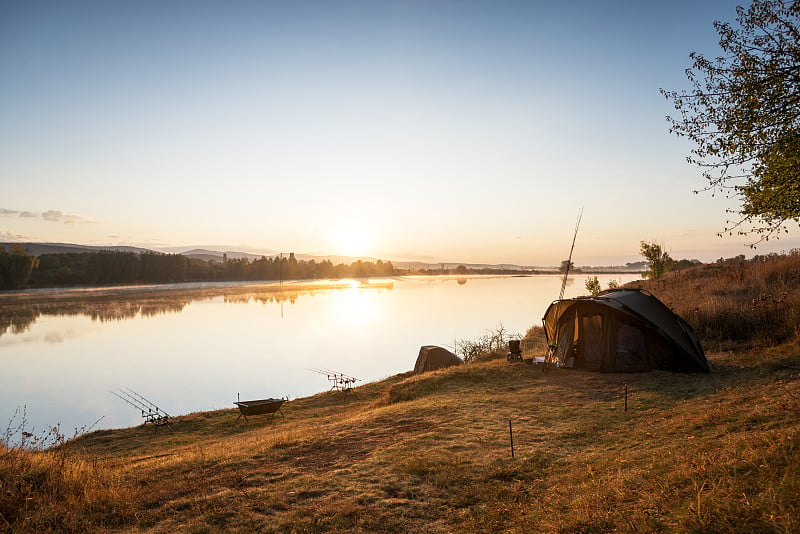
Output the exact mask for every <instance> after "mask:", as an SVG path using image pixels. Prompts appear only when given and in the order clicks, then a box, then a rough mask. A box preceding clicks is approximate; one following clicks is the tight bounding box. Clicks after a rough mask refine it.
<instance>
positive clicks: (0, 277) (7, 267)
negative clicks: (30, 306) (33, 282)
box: [0, 246, 38, 289]
mask: <svg viewBox="0 0 800 534" xmlns="http://www.w3.org/2000/svg"><path fill="white" fill-rule="evenodd" d="M37 265H38V260H37V259H36V257H35V256H33V255H32V254H29V253H28V252H27V251H26V250H25V249H23V248H22V247H17V246H14V247H12V248H11V252H10V253H9V252H6V249H5V247H0V289H24V288H25V287H26V286H27V284H28V279H30V277H31V271H33V269H34V267H36V266H37Z"/></svg>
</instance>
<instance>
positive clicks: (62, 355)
mask: <svg viewBox="0 0 800 534" xmlns="http://www.w3.org/2000/svg"><path fill="white" fill-rule="evenodd" d="M586 278H587V275H576V276H573V277H571V278H570V280H569V283H568V285H567V290H566V296H567V297H570V296H577V295H583V294H586V290H585V287H584V282H585V279H586ZM598 278H599V279H600V282H601V285H602V287H607V285H608V282H609V280H617V281H619V282H620V283H625V282H628V281H630V280H634V279H636V278H637V276H635V275H606V276H598ZM560 287H561V277H559V276H555V275H552V276H548V275H539V276H525V277H519V276H515V277H510V276H509V277H460V278H456V277H402V278H392V279H381V280H375V279H371V280H362V281H349V280H347V281H324V282H314V283H291V284H289V283H286V284H278V283H275V284H251V283H229V284H219V285H212V284H201V285H198V284H182V285H173V286H148V287H139V288H130V287H128V288H104V289H99V290H59V291H28V292H21V293H14V294H5V295H0V365H2V369H3V372H2V374H1V375H0V426H2V429H5V428H6V427H8V426H11V427H13V426H16V425H18V424H19V422H20V418H21V414H22V412H23V411H24V413H25V417H26V423H25V429H24V430H26V431H28V432H33V433H36V434H40V433H44V432H46V430H47V429H48V427H49V426H52V425H56V424H60V425H61V431H62V432H64V433H65V434H66V435H67V437H70V436H72V435H73V434H74V432H75V430H76V429H77V430H81V429H83V428H88V427H90V426H92V425H94V424H95V422H97V421H98V420H99V422H98V423H97V424H96V425H95V426H94V428H95V429H97V428H118V427H126V426H133V425H138V424H141V422H142V418H141V415H140V413H139V412H138V411H136V410H135V409H134V408H133V407H131V406H129V405H127V404H125V403H124V402H123V401H122V400H120V399H118V398H117V397H115V396H114V395H113V394H112V393H111V391H116V390H119V389H121V388H132V389H133V390H134V391H136V392H138V393H140V394H141V395H143V396H144V397H146V398H147V399H149V400H151V401H153V402H154V403H155V404H157V405H158V406H159V407H160V408H162V409H163V410H166V411H167V412H168V413H169V414H171V415H181V414H186V413H191V412H196V411H205V410H214V409H219V408H233V407H234V406H233V402H234V401H236V400H237V395H239V396H240V397H241V399H242V400H245V399H259V398H265V397H285V396H286V397H289V398H290V399H293V398H298V397H303V396H307V395H312V394H315V393H318V392H322V391H326V390H327V389H329V388H330V383H329V382H328V381H327V379H326V377H325V376H323V375H320V374H317V373H315V372H313V371H311V369H315V368H327V369H333V370H336V371H339V372H342V373H346V374H348V375H351V376H355V377H357V378H359V379H360V381H359V382H358V383H357V385H358V384H361V383H364V382H369V381H374V380H379V379H382V378H385V377H387V376H391V375H394V374H397V373H402V372H405V371H408V370H411V369H413V367H414V362H415V360H416V356H417V353H418V351H419V347H420V346H421V345H441V346H445V347H448V348H450V349H451V350H452V347H453V345H454V343H455V341H456V340H457V339H472V338H477V337H479V336H481V335H483V334H485V333H486V332H487V331H488V330H493V329H495V328H497V327H498V326H500V325H502V326H503V327H504V328H505V329H506V330H507V331H510V332H512V333H518V334H520V335H524V333H525V332H526V331H527V329H528V328H530V327H531V326H535V325H541V317H542V315H543V314H544V311H545V309H546V308H547V306H548V305H549V304H550V302H551V301H552V300H554V299H555V298H557V297H558V293H559V290H560ZM15 413H16V415H15ZM234 418H235V417H234V416H232V417H231V420H232V422H233V419H234ZM9 421H13V424H10V425H9Z"/></svg>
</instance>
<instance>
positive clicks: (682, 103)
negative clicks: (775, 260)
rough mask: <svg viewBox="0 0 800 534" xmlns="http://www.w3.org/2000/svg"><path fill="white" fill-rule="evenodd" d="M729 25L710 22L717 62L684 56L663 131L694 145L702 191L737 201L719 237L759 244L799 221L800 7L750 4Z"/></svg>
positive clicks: (775, 0)
mask: <svg viewBox="0 0 800 534" xmlns="http://www.w3.org/2000/svg"><path fill="white" fill-rule="evenodd" d="M736 21H737V23H738V26H736V27H735V26H732V25H731V24H729V23H727V22H719V21H717V22H714V28H715V29H716V31H717V33H718V34H719V37H720V39H719V44H720V47H721V48H722V51H723V55H722V57H719V58H716V59H714V60H712V59H707V58H706V57H704V56H703V55H702V54H698V53H696V52H693V53H692V54H691V55H690V57H691V59H692V60H693V65H692V67H691V68H689V69H687V70H686V75H687V77H688V78H689V81H690V82H691V84H692V86H693V89H692V90H691V91H665V90H663V89H662V90H661V92H662V94H664V96H666V97H667V98H668V99H671V100H672V102H673V105H674V106H675V109H676V110H678V111H679V112H680V115H679V116H678V117H677V118H672V117H667V120H668V121H669V122H670V124H671V126H670V131H671V132H673V133H675V134H677V135H679V136H681V137H687V138H688V139H689V140H691V141H692V142H693V143H694V144H695V148H694V149H692V151H691V155H690V156H689V157H688V158H687V159H688V161H689V162H691V163H695V164H697V165H699V166H700V167H701V168H702V169H703V176H704V177H705V178H706V179H707V180H708V185H707V186H706V187H705V188H704V190H707V191H711V192H712V194H715V193H718V192H725V193H726V194H727V195H729V196H738V197H740V200H741V208H740V209H739V210H738V211H735V210H733V211H732V213H736V214H737V219H738V220H734V221H729V222H728V225H727V227H726V228H725V229H724V232H725V233H729V234H733V231H734V230H737V233H738V234H740V235H749V234H751V233H755V234H756V235H760V236H761V237H760V239H759V240H758V241H762V240H768V239H769V238H770V237H772V236H776V235H778V232H781V231H783V232H788V228H787V227H786V225H787V224H789V223H791V222H792V221H794V222H795V223H798V222H800V2H798V1H788V2H787V1H785V0H753V3H752V5H751V6H750V7H749V8H743V7H737V8H736ZM720 235H722V232H720ZM758 241H757V242H758Z"/></svg>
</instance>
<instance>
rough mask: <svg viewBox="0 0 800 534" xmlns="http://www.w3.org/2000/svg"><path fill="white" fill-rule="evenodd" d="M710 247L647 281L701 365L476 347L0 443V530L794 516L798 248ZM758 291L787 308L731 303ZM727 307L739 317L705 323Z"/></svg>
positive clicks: (753, 526) (581, 525)
mask: <svg viewBox="0 0 800 534" xmlns="http://www.w3.org/2000/svg"><path fill="white" fill-rule="evenodd" d="M781 261H782V260H781ZM720 265H721V268H719V269H713V268H711V267H714V266H703V267H702V268H698V269H696V270H689V271H688V272H681V273H680V274H676V276H671V277H668V278H667V279H665V280H664V281H660V282H648V283H647V284H646V286H647V288H648V289H650V290H651V291H652V292H653V293H655V294H656V295H657V296H659V297H660V298H662V299H664V300H665V301H667V302H668V303H669V304H670V305H671V306H673V307H675V308H676V309H678V311H679V312H681V313H682V314H684V316H686V317H687V318H688V319H689V320H691V321H693V322H694V323H695V325H696V326H697V327H698V330H699V331H700V332H701V335H702V336H704V337H703V341H704V343H705V344H706V345H707V346H708V347H710V348H711V350H710V351H709V360H710V361H711V363H712V365H713V367H714V372H713V373H712V374H711V375H684V374H674V373H666V372H653V373H643V374H629V375H620V374H614V375H612V374H598V373H589V372H582V371H571V370H569V371H568V370H558V369H552V370H550V371H549V372H547V373H544V372H542V371H541V370H540V369H537V368H534V367H531V366H528V365H525V364H514V365H511V364H508V363H507V362H506V361H505V359H504V358H500V359H484V360H483V361H476V362H475V363H471V364H469V365H465V366H461V367H458V368H451V369H447V370H443V371H438V372H434V373H429V374H426V375H422V376H411V375H398V376H394V377H391V378H389V379H386V380H384V381H381V382H377V383H372V384H366V385H364V386H362V387H359V388H356V389H354V390H353V391H351V392H349V393H343V392H328V393H324V394H320V395H316V396H313V397H308V398H304V399H298V400H294V401H291V402H289V403H287V404H285V405H284V409H283V411H284V412H285V415H286V417H285V418H280V417H278V418H276V419H275V420H272V421H270V420H269V419H268V418H265V417H260V418H251V422H250V424H245V423H244V422H243V420H239V421H238V422H237V421H236V416H237V413H236V412H234V411H232V410H223V411H217V412H207V413H196V414H190V415H186V416H183V417H179V418H176V419H175V423H174V424H173V425H172V426H171V428H170V429H169V430H166V429H164V428H159V429H158V430H156V429H154V428H152V427H139V428H132V429H122V430H104V431H98V432H94V433H91V434H88V435H85V436H82V437H81V438H79V439H76V440H73V441H70V442H68V443H66V444H65V445H63V446H61V447H56V448H54V449H50V450H46V451H41V452H29V451H21V450H18V449H0V483H1V484H2V487H0V514H2V517H0V530H5V531H9V532H11V531H13V532H43V531H48V530H50V531H67V532H69V531H72V532H83V531H109V532H140V531H146V532H174V531H180V532H226V531H241V532H252V531H262V532H293V531H294V532H608V531H619V532H658V531H662V532H797V531H800V520H798V519H797V518H798V517H800V443H799V441H800V393H798V392H800V387H798V386H800V345H798V340H799V339H800V337H798V335H797V331H796V330H795V331H794V333H792V328H793V326H792V325H794V327H796V323H792V321H793V319H792V318H791V313H792V312H791V310H797V302H798V300H797V299H798V294H797V291H798V290H797V289H796V288H795V287H794V286H792V285H791V276H793V275H791V273H797V274H798V275H800V261H796V262H795V263H792V264H784V265H783V266H782V267H780V269H776V270H774V271H770V270H769V268H768V267H767V265H766V264H749V263H748V264H745V265H744V266H743V267H744V270H743V272H742V274H741V276H739V274H725V273H731V272H732V271H728V270H727V267H728V266H726V265H724V264H720ZM739 267H741V266H732V268H736V269H738V268H739ZM749 268H752V269H754V271H753V272H750V271H749V270H747V269H749ZM758 270H760V272H761V273H762V275H764V276H775V277H776V278H775V279H771V280H772V281H771V282H770V283H769V284H766V285H763V286H761V285H759V284H760V282H758V280H757V279H756V278H757V277H758V276H759V274H758V272H756V271H758ZM770 272H774V273H777V274H774V275H769V273H770ZM787 273H789V274H788V275H787ZM732 276H736V277H738V278H736V279H734V278H729V277H732ZM718 279H719V280H723V281H725V282H722V281H721V282H719V284H718V285H717V282H716V280H718ZM778 279H782V280H786V283H785V285H784V286H783V288H782V289H777V288H778V285H777V284H778ZM736 280H739V281H738V282H737V281H736ZM737 284H739V285H737ZM698 286H699V287H698ZM751 286H757V287H752V288H751ZM737 287H738V288H739V289H738V290H737ZM778 291H785V295H784V294H783V293H779V292H778ZM767 294H769V295H770V297H769V298H773V297H774V299H773V300H774V301H775V302H774V303H773V302H771V301H769V302H768V305H769V306H773V308H772V313H778V312H779V311H780V310H783V311H785V312H787V313H783V315H784V316H788V318H787V317H784V316H782V317H777V316H774V317H773V318H772V319H771V320H768V319H763V320H762V319H759V320H758V321H755V320H753V319H751V314H742V311H741V310H742V309H745V307H746V306H753V307H754V308H753V309H754V310H755V309H757V308H756V307H758V306H762V303H763V302H767V301H768V298H766V297H764V295H767ZM753 295H755V296H753ZM779 299H782V302H778V301H779ZM748 303H749V304H748ZM681 306H683V307H685V310H684V311H682V309H680V307H681ZM780 306H785V308H781V307H780ZM695 309H697V310H699V311H697V310H695ZM781 313H782V312H781ZM737 317H744V319H741V320H747V321H750V322H749V323H748V324H754V327H753V328H754V330H753V332H755V334H753V335H750V336H746V337H741V336H739V337H737V335H733V336H730V335H724V334H722V333H721V332H720V331H716V330H714V329H713V328H712V327H711V326H710V325H713V324H717V323H718V324H727V323H725V321H728V322H730V323H735V322H736V321H737V320H739V319H737ZM702 321H707V322H702ZM714 321H716V323H715V322H714ZM703 325H708V329H709V330H708V331H706V330H703V329H702V327H703ZM759 325H760V326H759ZM731 331H733V332H737V331H738V330H736V329H735V328H733V329H732V330H731ZM531 334H532V336H533V337H534V338H535V339H540V337H539V336H540V335H541V332H540V331H539V330H536V329H534V330H533V331H532V333H531ZM534 344H535V343H534ZM533 350H540V349H533ZM500 356H502V355H500ZM411 364H413V362H409V366H411ZM625 386H627V390H628V399H627V400H628V409H627V411H626V410H625V398H624V391H625ZM509 421H510V422H511V425H512V429H513V438H514V457H513V458H512V456H511V446H510V439H509V438H510V436H509Z"/></svg>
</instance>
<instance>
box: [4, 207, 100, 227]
mask: <svg viewBox="0 0 800 534" xmlns="http://www.w3.org/2000/svg"><path fill="white" fill-rule="evenodd" d="M0 217H23V218H26V219H38V218H39V217H41V218H42V219H44V220H45V221H49V222H55V223H59V222H60V223H62V224H78V223H91V222H93V221H92V220H91V219H88V218H86V217H82V216H80V215H71V214H69V213H64V212H63V211H61V210H47V211H45V212H44V213H41V214H39V213H36V212H33V211H19V210H10V209H7V208H0Z"/></svg>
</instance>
